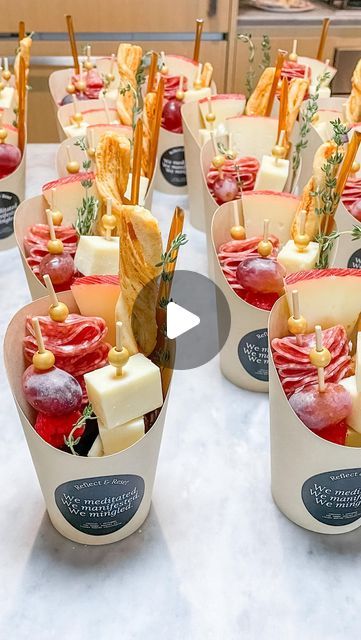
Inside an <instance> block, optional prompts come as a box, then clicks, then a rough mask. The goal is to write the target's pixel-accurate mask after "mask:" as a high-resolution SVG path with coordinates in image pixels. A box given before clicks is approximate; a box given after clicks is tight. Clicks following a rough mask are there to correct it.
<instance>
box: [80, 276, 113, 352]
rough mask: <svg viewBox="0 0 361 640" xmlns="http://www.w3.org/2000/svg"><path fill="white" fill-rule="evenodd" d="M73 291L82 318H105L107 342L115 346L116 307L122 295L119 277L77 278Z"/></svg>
mask: <svg viewBox="0 0 361 640" xmlns="http://www.w3.org/2000/svg"><path fill="white" fill-rule="evenodd" d="M71 291H72V294H73V296H74V298H75V302H76V303H77V305H78V307H79V311H80V313H81V315H82V316H88V317H93V316H95V317H100V318H103V319H104V320H105V322H106V325H107V327H108V333H107V335H106V341H107V342H109V344H111V345H112V346H113V347H114V345H115V307H116V305H117V301H118V298H119V294H120V283H119V277H118V276H117V275H116V276H87V277H85V278H76V279H75V280H74V283H73V284H72V285H71Z"/></svg>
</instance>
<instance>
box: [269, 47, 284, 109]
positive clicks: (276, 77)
mask: <svg viewBox="0 0 361 640" xmlns="http://www.w3.org/2000/svg"><path fill="white" fill-rule="evenodd" d="M286 56H287V51H283V49H278V53H277V61H276V70H275V75H274V78H273V82H272V86H271V91H270V94H269V98H268V103H267V108H266V113H265V116H266V117H269V116H270V115H271V111H272V107H273V103H274V100H275V96H276V91H277V87H278V83H279V80H280V77H281V72H282V67H283V63H284V61H285V59H286Z"/></svg>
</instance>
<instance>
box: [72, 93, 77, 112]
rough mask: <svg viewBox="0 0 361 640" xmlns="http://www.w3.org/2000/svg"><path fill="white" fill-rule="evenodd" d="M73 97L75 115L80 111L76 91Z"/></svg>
mask: <svg viewBox="0 0 361 640" xmlns="http://www.w3.org/2000/svg"><path fill="white" fill-rule="evenodd" d="M72 98H73V110H74V115H75V114H76V113H78V100H77V98H76V95H75V93H73V95H72Z"/></svg>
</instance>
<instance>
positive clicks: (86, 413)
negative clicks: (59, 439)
mask: <svg viewBox="0 0 361 640" xmlns="http://www.w3.org/2000/svg"><path fill="white" fill-rule="evenodd" d="M89 418H95V415H94V413H93V407H92V405H91V404H87V405H86V407H84V410H83V413H82V415H81V416H80V418H79V419H78V420H77V421H76V422H75V423H74V424H73V428H72V430H71V431H70V433H69V435H68V437H66V436H64V443H65V445H66V446H67V447H69V449H70V451H71V453H72V454H73V456H77V455H79V454H78V453H77V452H76V451H75V448H74V447H76V445H77V444H79V442H80V438H81V436H78V437H77V438H74V433H75V432H76V431H77V430H78V429H80V428H81V427H83V426H84V425H85V423H86V421H87V420H88V419H89Z"/></svg>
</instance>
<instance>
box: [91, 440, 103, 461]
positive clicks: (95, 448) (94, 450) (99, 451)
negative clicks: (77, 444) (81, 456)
mask: <svg viewBox="0 0 361 640" xmlns="http://www.w3.org/2000/svg"><path fill="white" fill-rule="evenodd" d="M103 455H104V452H103V443H102V441H101V437H100V436H97V437H96V438H95V440H94V442H93V444H92V446H91V447H90V449H89V451H88V458H101V457H102V456H103Z"/></svg>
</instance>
